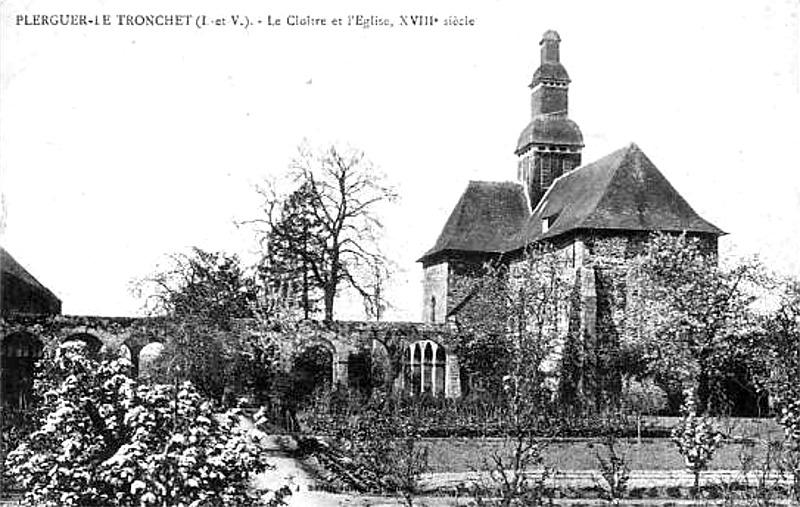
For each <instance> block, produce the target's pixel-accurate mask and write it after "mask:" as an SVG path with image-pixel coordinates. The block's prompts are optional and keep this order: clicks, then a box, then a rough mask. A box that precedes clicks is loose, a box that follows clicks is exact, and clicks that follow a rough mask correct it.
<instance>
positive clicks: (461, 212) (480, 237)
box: [419, 181, 530, 262]
mask: <svg viewBox="0 0 800 507" xmlns="http://www.w3.org/2000/svg"><path fill="white" fill-rule="evenodd" d="M529 215H530V212H529V211H528V200H527V198H526V197H525V189H524V188H523V187H522V185H520V184H519V183H514V182H496V181H470V182H469V185H467V189H466V190H465V191H464V193H463V194H462V195H461V199H459V200H458V204H456V207H455V208H454V209H453V212H452V213H450V218H448V219H447V223H446V224H445V226H444V229H442V233H441V234H440V235H439V239H437V240H436V244H435V245H434V246H433V248H431V249H430V250H428V252H427V253H425V255H423V256H422V257H421V258H420V259H419V262H425V261H426V260H428V259H430V258H431V257H432V256H433V255H435V254H438V253H441V252H444V251H448V250H450V251H453V250H455V251H462V252H491V253H499V252H505V251H507V250H509V249H510V248H512V247H513V246H514V239H515V237H516V236H517V235H518V233H519V231H520V229H521V228H522V227H523V225H524V224H525V221H526V220H527V218H528V216H529Z"/></svg>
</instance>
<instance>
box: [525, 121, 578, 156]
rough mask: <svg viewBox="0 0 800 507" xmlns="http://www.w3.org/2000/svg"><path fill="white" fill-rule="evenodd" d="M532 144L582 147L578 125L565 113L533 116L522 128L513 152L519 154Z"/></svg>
mask: <svg viewBox="0 0 800 507" xmlns="http://www.w3.org/2000/svg"><path fill="white" fill-rule="evenodd" d="M534 144H548V145H559V146H574V147H578V148H580V147H583V134H582V133H581V129H580V127H578V124H577V123H575V122H574V121H572V120H570V119H569V118H567V117H566V115H541V116H535V117H534V118H533V119H532V120H531V122H530V123H528V126H527V127H525V128H524V129H523V130H522V133H521V134H520V135H519V140H518V141H517V149H516V150H515V153H516V154H517V155H519V154H520V153H523V152H524V151H526V150H527V149H528V148H529V147H530V146H531V145H534Z"/></svg>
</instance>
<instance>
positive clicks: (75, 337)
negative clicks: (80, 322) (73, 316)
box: [61, 332, 103, 357]
mask: <svg viewBox="0 0 800 507" xmlns="http://www.w3.org/2000/svg"><path fill="white" fill-rule="evenodd" d="M70 342H79V343H83V344H84V345H85V346H86V352H87V353H88V354H89V355H90V356H94V357H96V356H97V355H99V354H100V350H101V349H102V348H103V341H102V340H100V338H98V337H97V336H95V335H93V334H91V333H87V332H81V333H72V334H70V335H68V336H67V337H66V338H64V339H63V340H61V343H62V345H63V344H65V343H70Z"/></svg>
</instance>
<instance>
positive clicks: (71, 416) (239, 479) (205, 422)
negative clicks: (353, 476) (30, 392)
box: [8, 348, 286, 506]
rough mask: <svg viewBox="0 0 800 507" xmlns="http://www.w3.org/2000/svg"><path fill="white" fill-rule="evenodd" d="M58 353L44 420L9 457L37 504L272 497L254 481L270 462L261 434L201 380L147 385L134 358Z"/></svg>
mask: <svg viewBox="0 0 800 507" xmlns="http://www.w3.org/2000/svg"><path fill="white" fill-rule="evenodd" d="M49 360H50V361H52V364H51V367H50V368H48V370H49V371H48V373H49V375H48V376H47V377H46V378H44V379H42V380H37V389H40V390H42V391H43V399H42V402H41V405H40V407H39V414H40V416H39V421H38V422H39V424H38V427H37V429H36V430H35V431H33V432H32V433H31V434H30V435H28V436H27V437H26V438H25V439H24V440H23V441H22V443H20V444H19V445H18V446H17V448H16V449H15V450H14V451H12V452H11V453H10V454H9V456H8V464H9V465H10V471H11V473H12V474H14V475H15V476H16V477H17V479H18V481H19V482H20V485H21V486H22V487H23V488H24V490H25V491H26V494H25V501H26V502H27V503H28V504H31V505H37V506H82V505H101V506H102V505H121V506H133V505H137V506H141V505H160V506H167V505H168V506H183V505H187V506H188V505H197V506H200V505H204V506H205V505H209V506H210V505H258V504H262V503H266V502H265V501H264V499H262V498H260V497H259V496H258V494H257V493H256V492H255V491H254V490H253V489H252V488H251V487H250V484H249V483H250V476H251V474H253V473H257V472H260V471H263V470H265V469H266V468H267V467H268V465H267V463H266V461H265V460H264V459H263V458H264V456H263V453H262V452H261V449H260V446H259V442H258V441H257V437H256V434H255V433H248V432H245V430H243V429H242V428H241V426H240V425H239V421H238V418H237V416H236V414H235V413H232V412H228V413H225V414H219V413H217V412H215V411H214V410H213V407H212V405H211V403H209V402H208V401H207V400H205V399H204V398H203V397H202V396H201V395H200V394H199V393H198V392H197V390H196V389H195V388H194V387H193V386H192V384H190V383H188V382H184V383H182V384H178V383H177V382H176V383H175V384H174V385H147V384H137V382H136V381H135V380H134V379H132V378H131V377H130V376H129V374H128V372H129V369H130V365H129V364H128V363H126V362H124V361H121V360H94V359H90V358H87V357H86V356H85V355H84V354H83V353H82V351H80V350H75V349H67V348H62V349H59V350H58V351H57V352H56V353H55V354H54V355H53V356H52V357H51V358H50V359H49ZM285 493H286V490H285V489H280V490H279V493H278V494H277V495H275V496H274V497H273V499H272V501H273V503H275V504H278V503H279V502H280V501H281V498H282V496H283V495H284V494H285Z"/></svg>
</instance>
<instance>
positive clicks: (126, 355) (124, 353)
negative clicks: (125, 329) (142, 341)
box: [117, 343, 133, 364]
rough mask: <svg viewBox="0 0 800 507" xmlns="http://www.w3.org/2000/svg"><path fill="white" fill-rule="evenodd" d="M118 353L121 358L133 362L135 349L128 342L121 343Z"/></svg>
mask: <svg viewBox="0 0 800 507" xmlns="http://www.w3.org/2000/svg"><path fill="white" fill-rule="evenodd" d="M117 355H118V356H119V358H120V359H124V360H126V361H129V362H130V363H131V364H133V351H132V350H131V348H130V347H129V346H128V345H127V344H125V343H123V344H122V345H120V347H119V350H117Z"/></svg>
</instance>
